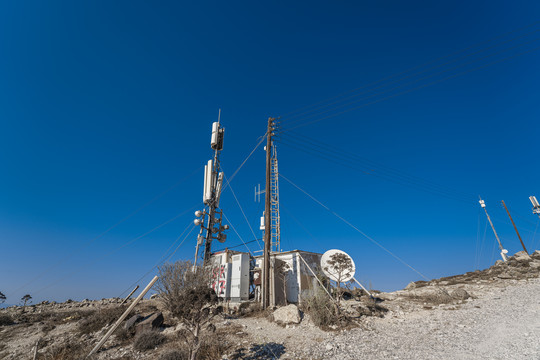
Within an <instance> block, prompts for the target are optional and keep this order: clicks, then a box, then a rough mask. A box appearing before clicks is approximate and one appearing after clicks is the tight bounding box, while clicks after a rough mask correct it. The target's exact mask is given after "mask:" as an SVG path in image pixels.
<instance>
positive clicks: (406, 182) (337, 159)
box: [280, 140, 473, 204]
mask: <svg viewBox="0 0 540 360" xmlns="http://www.w3.org/2000/svg"><path fill="white" fill-rule="evenodd" d="M280 143H281V144H284V145H286V146H289V147H291V148H293V149H296V150H299V151H302V152H305V153H308V154H310V155H314V156H317V157H319V158H322V159H324V160H327V161H329V162H332V163H335V164H338V165H341V166H344V167H347V168H350V169H353V170H356V171H359V172H361V173H363V174H365V175H371V176H374V177H377V178H380V179H383V180H386V181H390V182H393V183H396V184H399V185H403V186H408V187H411V188H414V189H416V190H420V191H425V192H428V193H431V194H434V195H438V196H442V197H445V198H448V199H452V200H455V201H460V202H464V203H467V204H472V203H473V202H472V200H471V198H472V197H471V198H468V197H465V196H463V195H460V194H459V193H456V192H455V191H452V190H447V189H445V188H444V187H442V186H440V185H437V186H434V185H430V184H426V183H425V182H424V183H422V182H421V181H420V182H419V181H417V180H412V179H407V178H406V177H403V176H396V175H393V174H392V173H388V172H386V171H385V170H380V169H377V170H373V169H370V170H366V169H365V168H362V167H359V166H358V165H356V164H355V163H354V162H351V160H352V161H354V158H352V159H346V158H344V157H343V156H341V155H339V156H336V155H333V154H328V153H325V152H322V151H318V150H316V149H314V148H310V147H309V146H306V145H305V144H302V145H298V146H295V145H293V144H291V143H290V142H283V141H281V140H280Z"/></svg>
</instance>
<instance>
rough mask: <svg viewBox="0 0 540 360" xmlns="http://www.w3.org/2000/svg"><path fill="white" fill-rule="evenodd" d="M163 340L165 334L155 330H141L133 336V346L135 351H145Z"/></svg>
mask: <svg viewBox="0 0 540 360" xmlns="http://www.w3.org/2000/svg"><path fill="white" fill-rule="evenodd" d="M163 342H165V335H163V334H162V333H160V332H158V331H156V330H147V331H142V332H140V333H139V334H137V335H136V336H135V340H134V341H133V348H134V349H135V350H137V351H145V350H151V349H154V348H156V347H157V346H158V345H161V344H163Z"/></svg>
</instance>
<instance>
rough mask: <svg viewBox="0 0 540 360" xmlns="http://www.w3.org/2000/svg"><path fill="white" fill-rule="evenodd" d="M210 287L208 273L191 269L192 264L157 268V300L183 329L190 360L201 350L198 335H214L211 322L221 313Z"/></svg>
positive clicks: (186, 263)
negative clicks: (202, 333)
mask: <svg viewBox="0 0 540 360" xmlns="http://www.w3.org/2000/svg"><path fill="white" fill-rule="evenodd" d="M210 283H211V275H210V271H209V269H205V268H202V267H194V266H193V264H192V263H191V261H178V262H176V263H174V264H165V265H163V266H160V267H159V281H158V283H157V290H158V292H159V293H160V296H159V300H160V301H161V302H162V303H163V305H164V307H165V308H166V309H167V310H169V311H170V312H171V314H172V315H173V316H174V317H176V318H177V319H178V320H179V321H180V322H181V323H182V324H183V325H184V326H185V331H182V332H181V333H180V334H181V335H182V336H183V337H184V339H185V340H186V342H187V344H188V346H189V353H190V359H191V360H195V359H196V357H197V353H198V351H199V349H200V347H201V342H200V338H201V332H202V331H204V330H207V331H214V330H215V327H214V326H213V325H212V324H211V323H210V321H211V320H212V319H213V318H214V316H216V315H217V314H219V313H221V311H222V308H221V307H220V306H217V304H218V297H217V295H216V293H215V291H214V290H213V289H211V288H210Z"/></svg>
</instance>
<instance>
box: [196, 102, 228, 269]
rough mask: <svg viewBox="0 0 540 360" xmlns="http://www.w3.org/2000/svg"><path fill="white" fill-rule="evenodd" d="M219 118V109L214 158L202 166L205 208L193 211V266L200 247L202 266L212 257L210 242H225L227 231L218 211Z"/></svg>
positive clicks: (220, 184)
mask: <svg viewBox="0 0 540 360" xmlns="http://www.w3.org/2000/svg"><path fill="white" fill-rule="evenodd" d="M220 118H221V109H220V110H219V115H218V121H217V122H214V123H213V124H212V138H211V140H210V146H211V148H212V150H214V158H213V159H211V160H208V163H207V164H206V165H205V166H204V188H203V202H204V204H205V208H204V209H203V210H202V211H201V210H197V211H195V216H196V217H197V218H196V219H195V220H194V221H193V222H194V224H195V225H200V227H201V230H200V231H199V235H198V236H197V247H196V250H195V261H194V264H195V265H197V261H198V259H199V248H200V246H201V245H203V246H204V256H203V259H204V264H206V263H207V262H208V261H209V260H210V256H211V255H212V241H213V240H217V241H219V242H221V243H222V242H225V240H226V239H227V235H226V234H224V230H227V229H229V226H228V225H222V224H221V222H222V212H221V210H220V209H219V199H220V197H221V190H222V187H223V172H221V167H220V160H219V156H220V154H221V150H223V135H224V134H225V128H223V127H221V124H220ZM205 231H206V233H205ZM203 234H204V235H203Z"/></svg>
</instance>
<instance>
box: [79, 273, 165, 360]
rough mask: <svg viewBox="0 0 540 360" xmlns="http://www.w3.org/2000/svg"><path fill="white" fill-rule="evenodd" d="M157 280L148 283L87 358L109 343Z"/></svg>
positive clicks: (156, 278) (155, 277)
mask: <svg viewBox="0 0 540 360" xmlns="http://www.w3.org/2000/svg"><path fill="white" fill-rule="evenodd" d="M157 280H158V277H157V276H154V278H153V279H152V280H151V281H150V283H148V285H146V287H145V288H144V290H143V291H142V292H141V293H140V294H139V296H137V298H136V299H135V301H133V303H132V304H131V305H130V306H129V307H128V308H127V310H126V311H124V313H123V314H122V316H120V318H119V319H118V320H117V321H116V323H115V324H114V325H113V327H112V328H111V329H110V330H109V331H108V332H107V333H106V334H105V336H103V338H102V339H101V341H100V342H99V343H98V344H97V345H96V346H94V348H93V349H92V351H90V354H88V356H86V357H87V358H88V357H90V356H91V355H93V354H95V353H96V352H97V351H98V350H99V349H100V348H101V347H102V346H103V344H105V341H107V339H108V338H109V337H110V336H111V335H112V333H113V332H114V330H116V328H117V327H118V326H120V324H121V323H122V321H124V319H125V318H126V317H127V316H128V315H129V313H130V312H131V310H133V308H134V307H135V306H136V305H137V304H138V303H139V301H141V299H142V298H143V297H144V295H146V293H147V292H148V290H150V289H151V288H152V286H154V284H155V283H156V281H157Z"/></svg>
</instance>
